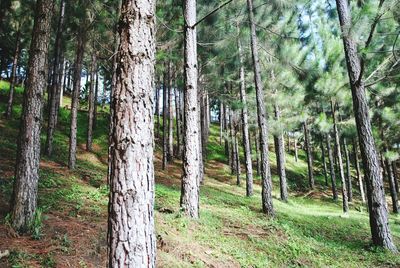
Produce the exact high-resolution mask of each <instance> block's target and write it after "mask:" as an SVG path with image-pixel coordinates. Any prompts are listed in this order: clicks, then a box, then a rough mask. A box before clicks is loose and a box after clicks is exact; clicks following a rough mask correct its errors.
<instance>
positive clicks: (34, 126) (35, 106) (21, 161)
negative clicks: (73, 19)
mask: <svg viewBox="0 0 400 268" xmlns="http://www.w3.org/2000/svg"><path fill="white" fill-rule="evenodd" d="M53 8H54V1H53V0H37V2H36V10H35V22H34V26H33V30H32V41H31V47H30V52H29V55H30V57H29V64H28V81H27V85H26V89H25V93H24V102H23V112H22V119H21V129H20V133H19V137H20V139H19V143H18V151H17V162H16V168H15V182H14V191H13V196H12V205H13V206H12V212H11V223H12V226H13V227H14V228H15V229H16V230H18V231H20V232H27V231H29V230H28V228H29V225H30V222H31V221H32V219H33V218H34V215H35V211H36V207H37V191H38V181H39V162H40V131H41V120H42V108H43V96H44V92H43V90H44V89H45V88H46V84H47V55H48V48H49V42H50V33H51V32H50V31H51V18H52V15H53Z"/></svg>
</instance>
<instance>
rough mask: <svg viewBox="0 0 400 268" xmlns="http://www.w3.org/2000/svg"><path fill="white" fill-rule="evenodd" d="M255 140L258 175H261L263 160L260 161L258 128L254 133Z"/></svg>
mask: <svg viewBox="0 0 400 268" xmlns="http://www.w3.org/2000/svg"><path fill="white" fill-rule="evenodd" d="M254 136H255V137H254V142H255V144H256V146H255V147H256V163H257V176H260V175H261V161H260V153H259V152H260V141H259V140H260V134H259V132H258V130H256V133H255V135H254Z"/></svg>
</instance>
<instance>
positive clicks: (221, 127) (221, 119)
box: [219, 101, 224, 145]
mask: <svg viewBox="0 0 400 268" xmlns="http://www.w3.org/2000/svg"><path fill="white" fill-rule="evenodd" d="M223 113H224V104H223V103H222V101H221V102H220V104H219V144H220V145H222V138H223V134H224V115H223Z"/></svg>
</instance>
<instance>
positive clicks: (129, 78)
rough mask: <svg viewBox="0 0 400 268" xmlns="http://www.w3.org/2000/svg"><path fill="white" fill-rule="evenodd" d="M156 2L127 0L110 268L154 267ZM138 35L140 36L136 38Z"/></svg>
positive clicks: (117, 110) (115, 123)
mask: <svg viewBox="0 0 400 268" xmlns="http://www.w3.org/2000/svg"><path fill="white" fill-rule="evenodd" d="M155 7H156V4H155V1H146V2H140V1H136V0H124V1H123V4H122V12H121V19H120V24H119V25H120V29H119V33H120V38H121V39H120V40H121V42H120V46H119V49H118V61H117V62H118V66H117V74H116V87H115V92H114V94H113V95H114V100H113V106H114V107H113V110H114V113H113V124H112V126H113V129H112V139H113V142H114V146H113V147H112V151H111V159H110V160H111V170H110V171H111V174H110V178H111V184H110V202H109V218H108V267H110V268H112V267H132V268H133V267H155V265H156V264H155V260H156V236H155V226H154V192H155V189H154V184H155V183H154V166H153V146H154V145H153V138H154V115H153V86H154V65H155ZM132 33H135V34H132Z"/></svg>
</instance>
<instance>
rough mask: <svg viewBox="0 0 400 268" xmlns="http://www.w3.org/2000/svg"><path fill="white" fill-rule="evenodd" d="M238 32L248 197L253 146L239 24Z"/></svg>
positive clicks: (251, 177)
mask: <svg viewBox="0 0 400 268" xmlns="http://www.w3.org/2000/svg"><path fill="white" fill-rule="evenodd" d="M236 28H237V31H238V39H237V42H238V51H239V61H240V72H239V76H240V100H241V102H242V105H243V108H242V132H243V150H244V160H245V167H246V196H252V195H253V165H252V160H251V146H250V134H249V118H248V112H247V96H246V84H245V83H246V82H245V73H244V59H243V49H242V43H241V40H240V28H239V24H237V25H236Z"/></svg>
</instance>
